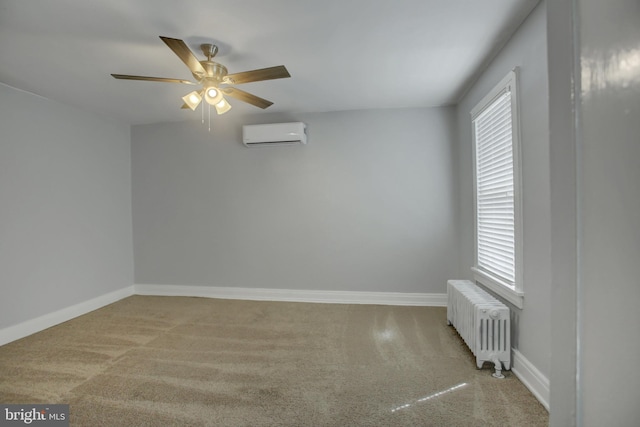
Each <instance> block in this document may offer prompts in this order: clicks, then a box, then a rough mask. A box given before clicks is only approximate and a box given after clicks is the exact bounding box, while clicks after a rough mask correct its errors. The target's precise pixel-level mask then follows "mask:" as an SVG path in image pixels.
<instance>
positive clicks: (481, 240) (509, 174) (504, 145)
mask: <svg viewBox="0 0 640 427" xmlns="http://www.w3.org/2000/svg"><path fill="white" fill-rule="evenodd" d="M512 123H513V122H512V111H511V92H510V91H508V90H507V91H505V92H503V93H501V94H500V95H499V96H498V97H497V98H496V99H495V100H494V101H492V102H491V103H490V104H489V105H488V106H487V108H485V109H484V111H482V112H481V113H480V114H479V115H478V116H477V117H476V118H475V120H474V128H475V137H476V185H477V188H476V203H477V206H476V212H477V215H476V221H477V223H476V233H477V235H476V239H477V262H478V268H480V269H482V270H485V271H487V272H489V273H491V274H492V275H494V276H497V277H498V278H499V279H501V280H503V281H504V282H506V283H507V284H508V285H510V286H515V280H516V278H515V201H514V160H513V158H514V157H513V139H512V131H513V125H512Z"/></svg>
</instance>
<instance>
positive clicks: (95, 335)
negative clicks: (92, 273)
mask: <svg viewBox="0 0 640 427" xmlns="http://www.w3.org/2000/svg"><path fill="white" fill-rule="evenodd" d="M491 372H492V369H491V367H490V366H489V364H485V368H484V369H482V370H476V368H475V359H474V358H473V356H472V354H471V353H470V352H469V350H468V349H467V347H466V346H465V345H464V343H463V342H462V340H461V339H460V337H459V336H458V335H457V333H456V332H455V330H454V329H453V328H452V327H450V326H447V325H446V309H444V308H427V307H391V306H374V305H339V304H303V303H279V302H257V301H236V300H216V299H206V298H182V297H147V296H133V297H130V298H127V299H124V300H122V301H119V302H117V303H115V304H112V305H110V306H107V307H105V308H102V309H100V310H97V311H94V312H92V313H89V314H87V315H84V316H81V317H79V318H76V319H74V320H72V321H69V322H66V323H64V324H61V325H59V326H56V327H53V328H50V329H48V330H46V331H43V332H40V333H38V334H35V335H32V336H30V337H27V338H25V339H22V340H19V341H16V342H13V343H10V344H8V345H5V346H2V347H0V403H69V404H70V405H71V406H70V412H71V425H79V426H80V425H82V426H360V425H362V426H418V425H423V426H485V425H486V426H489V425H496V426H546V425H547V423H548V414H547V412H546V411H545V409H544V408H543V407H542V405H540V404H539V403H538V401H537V400H536V399H535V398H534V397H533V395H531V393H529V391H528V390H527V389H526V388H525V387H524V386H523V385H522V384H521V383H520V382H519V381H518V379H517V378H516V377H515V376H514V375H513V374H512V373H511V372H505V373H506V378H505V379H503V380H498V379H495V378H492V377H491Z"/></svg>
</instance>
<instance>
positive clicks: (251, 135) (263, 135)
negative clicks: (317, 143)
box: [242, 122, 307, 147]
mask: <svg viewBox="0 0 640 427" xmlns="http://www.w3.org/2000/svg"><path fill="white" fill-rule="evenodd" d="M306 128H307V127H306V126H305V124H304V123H301V122H294V123H271V124H266V125H244V126H242V142H243V144H244V145H246V146H247V147H264V146H273V145H294V144H306V143H307V133H306Z"/></svg>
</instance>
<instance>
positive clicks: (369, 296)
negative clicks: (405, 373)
mask: <svg viewBox="0 0 640 427" xmlns="http://www.w3.org/2000/svg"><path fill="white" fill-rule="evenodd" d="M134 294H135V295H158V296H185V297H205V298H221V299H244V300H255V301H291V302H315V303H334V304H378V305H415V306H430V307H446V306H447V294H426V293H403V292H351V291H304V290H293V289H260V288H225V287H212V286H180V285H133V286H128V287H126V288H123V289H119V290H117V291H114V292H110V293H108V294H105V295H102V296H99V297H96V298H93V299H90V300H89V301H85V302H81V303H79V304H75V305H72V306H70V307H66V308H63V309H61V310H58V311H55V312H53V313H49V314H45V315H43V316H40V317H37V318H35V319H31V320H27V321H25V322H22V323H19V324H17V325H14V326H9V327H7V328H4V329H0V345H4V344H7V343H10V342H12V341H15V340H19V339H21V338H24V337H26V336H29V335H31V334H35V333H36V332H40V331H43V330H45V329H47V328H50V327H52V326H55V325H58V324H60V323H63V322H66V321H67V320H71V319H73V318H75V317H78V316H81V315H83V314H86V313H89V312H91V311H93V310H97V309H99V308H101V307H104V306H106V305H109V304H112V303H114V302H116V301H119V300H121V299H123V298H126V297H128V296H131V295H134Z"/></svg>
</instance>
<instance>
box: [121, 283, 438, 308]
mask: <svg viewBox="0 0 640 427" xmlns="http://www.w3.org/2000/svg"><path fill="white" fill-rule="evenodd" d="M134 289H135V293H136V294H137V295H156V296H184V297H205V298H221V299H243V300H254V301H291V302H316V303H333V304H378V305H417V306H429V307H446V306H447V294H446V293H444V294H426V293H403V292H357V291H305V290H296V289H260V288H227V287H214V286H181V285H134Z"/></svg>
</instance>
